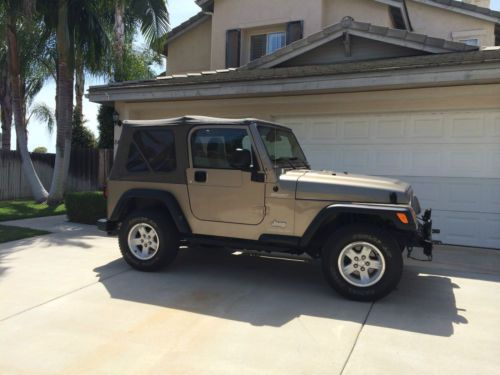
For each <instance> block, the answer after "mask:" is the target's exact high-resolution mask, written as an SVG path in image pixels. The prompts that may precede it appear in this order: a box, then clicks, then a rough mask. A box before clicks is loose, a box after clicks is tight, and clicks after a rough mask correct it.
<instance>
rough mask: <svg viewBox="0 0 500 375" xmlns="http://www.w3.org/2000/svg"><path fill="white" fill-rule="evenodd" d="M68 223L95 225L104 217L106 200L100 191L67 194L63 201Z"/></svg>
mask: <svg viewBox="0 0 500 375" xmlns="http://www.w3.org/2000/svg"><path fill="white" fill-rule="evenodd" d="M64 201H65V204H66V214H67V215H68V219H69V221H72V222H74V223H82V224H91V225H94V224H96V222H97V220H99V219H102V218H105V217H106V199H105V198H104V194H103V193H102V192H100V191H87V192H79V193H67V194H66V197H65V199H64Z"/></svg>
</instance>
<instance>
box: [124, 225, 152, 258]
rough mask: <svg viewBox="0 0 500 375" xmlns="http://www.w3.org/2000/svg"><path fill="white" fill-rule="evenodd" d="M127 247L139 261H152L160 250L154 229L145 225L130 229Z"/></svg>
mask: <svg viewBox="0 0 500 375" xmlns="http://www.w3.org/2000/svg"><path fill="white" fill-rule="evenodd" d="M128 247H129V249H130V252H131V253H132V255H134V256H135V257H136V258H137V259H140V260H149V259H152V258H153V257H154V256H155V255H156V253H157V252H158V249H159V248H160V240H159V238H158V234H157V233H156V231H155V229H154V228H153V227H152V226H151V225H149V224H146V223H139V224H136V225H134V226H133V227H132V229H130V231H129V235H128Z"/></svg>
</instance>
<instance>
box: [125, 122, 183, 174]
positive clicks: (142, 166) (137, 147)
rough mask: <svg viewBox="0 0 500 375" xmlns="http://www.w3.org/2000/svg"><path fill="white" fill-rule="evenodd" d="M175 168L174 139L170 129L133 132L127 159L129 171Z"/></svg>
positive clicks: (168, 170) (169, 170)
mask: <svg viewBox="0 0 500 375" xmlns="http://www.w3.org/2000/svg"><path fill="white" fill-rule="evenodd" d="M175 168H176V160H175V141H174V134H173V133H172V131H171V130H168V129H158V130H154V129H153V130H136V131H135V132H134V135H133V142H132V143H131V145H130V150H129V154H128V160H127V170H128V171H129V172H147V171H152V172H172V171H174V170H175Z"/></svg>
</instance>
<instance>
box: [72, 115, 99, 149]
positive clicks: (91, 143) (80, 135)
mask: <svg viewBox="0 0 500 375" xmlns="http://www.w3.org/2000/svg"><path fill="white" fill-rule="evenodd" d="M71 145H72V146H74V147H77V148H95V146H96V139H95V136H94V133H92V132H91V131H90V130H89V129H88V128H87V127H85V121H84V120H83V116H82V115H81V113H80V111H79V109H78V108H77V107H75V110H74V112H73V135H72V138H71Z"/></svg>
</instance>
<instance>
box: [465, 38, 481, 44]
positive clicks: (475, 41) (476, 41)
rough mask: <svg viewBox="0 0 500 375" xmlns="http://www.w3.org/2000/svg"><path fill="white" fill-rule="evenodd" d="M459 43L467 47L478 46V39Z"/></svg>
mask: <svg viewBox="0 0 500 375" xmlns="http://www.w3.org/2000/svg"><path fill="white" fill-rule="evenodd" d="M460 42H461V43H465V44H467V45H468V46H479V39H477V38H469V39H460Z"/></svg>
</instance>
